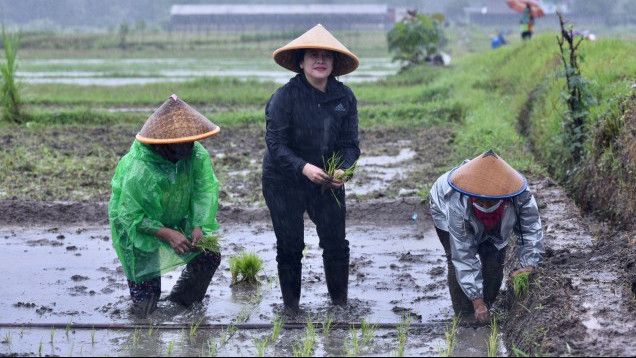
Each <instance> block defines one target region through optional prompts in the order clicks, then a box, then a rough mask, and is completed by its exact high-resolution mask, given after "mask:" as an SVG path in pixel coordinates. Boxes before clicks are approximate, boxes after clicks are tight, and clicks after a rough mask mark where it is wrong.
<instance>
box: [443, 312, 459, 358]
mask: <svg viewBox="0 0 636 358" xmlns="http://www.w3.org/2000/svg"><path fill="white" fill-rule="evenodd" d="M458 327H459V316H454V317H453V320H452V321H451V323H450V325H448V326H447V327H446V332H444V339H445V344H446V345H445V346H444V347H442V348H441V349H440V355H441V356H442V357H450V356H452V355H453V352H454V351H455V344H456V341H455V338H457V328H458Z"/></svg>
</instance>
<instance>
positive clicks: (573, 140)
mask: <svg viewBox="0 0 636 358" xmlns="http://www.w3.org/2000/svg"><path fill="white" fill-rule="evenodd" d="M557 14H558V16H559V25H560V26H561V33H560V36H557V43H558V44H559V49H560V54H561V60H562V61H563V68H564V71H563V75H564V77H565V79H566V90H565V91H564V92H562V93H561V96H562V97H563V99H564V100H565V101H566V103H567V105H568V113H567V115H566V118H565V119H564V121H563V122H564V123H563V126H564V130H565V131H564V134H565V143H566V145H567V146H568V147H569V148H568V149H569V151H570V154H571V157H572V161H573V162H574V163H578V162H579V161H580V159H581V157H582V155H583V144H584V142H585V128H584V125H585V120H586V118H587V116H588V115H589V109H590V107H591V106H593V105H594V104H596V99H595V98H594V95H593V94H592V91H591V90H590V82H589V81H588V80H587V79H585V78H584V77H583V75H582V74H581V67H580V66H579V61H580V59H581V55H580V54H579V52H578V50H579V46H580V45H581V43H582V42H583V40H584V38H583V37H582V36H577V35H576V34H575V32H574V26H572V24H566V22H565V20H564V19H563V15H562V14H561V13H557ZM566 45H567V48H566Z"/></svg>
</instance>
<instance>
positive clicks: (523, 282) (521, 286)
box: [512, 272, 530, 298]
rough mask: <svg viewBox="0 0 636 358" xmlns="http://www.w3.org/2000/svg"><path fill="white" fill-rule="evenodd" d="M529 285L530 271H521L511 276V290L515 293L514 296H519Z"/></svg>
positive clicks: (526, 290)
mask: <svg viewBox="0 0 636 358" xmlns="http://www.w3.org/2000/svg"><path fill="white" fill-rule="evenodd" d="M529 287H530V272H521V273H519V274H516V275H514V276H512V290H513V291H514V293H515V297H517V298H518V297H521V295H524V294H525V293H526V292H528V288H529Z"/></svg>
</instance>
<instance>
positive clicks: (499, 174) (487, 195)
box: [448, 150, 528, 199]
mask: <svg viewBox="0 0 636 358" xmlns="http://www.w3.org/2000/svg"><path fill="white" fill-rule="evenodd" d="M448 184H450V186H451V187H453V189H455V190H457V191H459V192H460V193H464V194H466V195H470V196H472V197H477V198H482V199H505V198H511V197H514V196H517V195H519V194H521V193H522V192H523V191H524V190H526V188H527V187H528V182H527V181H526V178H524V177H523V175H521V174H520V173H519V172H518V171H516V170H514V169H513V168H512V167H511V166H510V165H508V163H506V161H504V160H503V159H501V158H500V157H499V156H498V155H497V154H496V153H495V152H493V151H492V150H489V151H487V152H486V153H484V154H482V155H480V156H478V157H477V158H475V159H473V160H471V161H469V162H468V163H466V164H464V165H462V166H460V167H458V168H455V169H453V171H452V172H451V173H450V175H449V176H448Z"/></svg>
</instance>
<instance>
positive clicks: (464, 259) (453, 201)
mask: <svg viewBox="0 0 636 358" xmlns="http://www.w3.org/2000/svg"><path fill="white" fill-rule="evenodd" d="M430 208H431V215H432V216H433V221H434V223H435V229H436V231H437V235H438V237H439V240H440V241H441V243H442V246H443V247H444V251H445V252H446V259H447V264H448V286H449V291H450V295H451V300H452V303H453V310H454V311H455V314H457V315H469V314H474V317H475V319H477V320H478V321H480V322H485V321H487V320H488V319H489V313H488V309H489V307H490V306H491V305H492V304H493V302H494V301H495V298H496V297H497V294H498V293H499V289H500V287H501V282H502V280H503V264H504V259H505V256H506V248H507V246H508V244H509V241H510V239H511V237H512V235H513V233H515V234H516V236H517V237H518V242H517V245H516V250H517V252H516V253H517V259H518V268H517V269H515V270H514V271H513V272H512V273H511V276H515V275H517V274H520V273H522V272H531V271H532V270H533V269H534V268H536V267H537V266H538V265H539V264H540V263H541V259H542V255H543V252H544V248H543V230H542V226H541V218H540V217H539V210H538V208H537V203H536V201H535V199H534V196H533V195H532V194H531V193H530V191H529V189H528V185H527V181H526V179H525V178H524V177H523V176H522V175H521V174H520V173H519V172H517V171H516V170H514V169H513V168H512V167H510V165H508V164H507V163H506V162H505V161H504V160H503V159H501V158H500V157H499V156H497V154H495V153H494V152H493V151H488V152H486V153H484V154H482V155H480V156H478V157H476V158H474V159H473V160H470V161H465V162H464V163H463V164H462V165H461V166H459V167H457V168H454V169H453V170H451V171H449V172H446V173H444V174H443V175H442V176H441V177H439V178H438V179H437V181H436V182H435V184H433V186H432V188H431V191H430ZM477 256H479V258H478V257H477Z"/></svg>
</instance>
